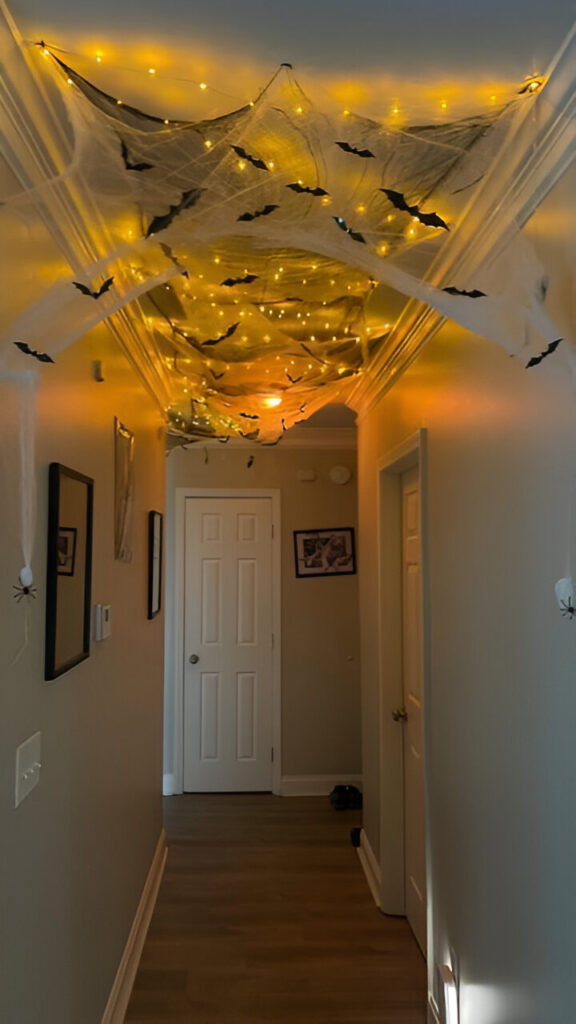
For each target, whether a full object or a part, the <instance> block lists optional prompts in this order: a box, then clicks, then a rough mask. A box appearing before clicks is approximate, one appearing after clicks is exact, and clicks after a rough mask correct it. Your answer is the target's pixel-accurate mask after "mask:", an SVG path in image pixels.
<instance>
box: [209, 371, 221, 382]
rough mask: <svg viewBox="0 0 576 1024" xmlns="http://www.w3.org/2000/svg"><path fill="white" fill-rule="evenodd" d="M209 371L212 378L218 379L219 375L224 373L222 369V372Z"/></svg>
mask: <svg viewBox="0 0 576 1024" xmlns="http://www.w3.org/2000/svg"><path fill="white" fill-rule="evenodd" d="M209 372H210V373H211V374H212V377H213V378H214V380H220V379H221V377H223V376H224V373H225V371H224V370H222V373H214V370H210V371H209Z"/></svg>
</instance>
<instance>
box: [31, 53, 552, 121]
mask: <svg viewBox="0 0 576 1024" xmlns="http://www.w3.org/2000/svg"><path fill="white" fill-rule="evenodd" d="M28 42H29V44H30V45H34V46H39V47H40V49H41V50H42V53H43V54H44V55H45V56H50V55H57V54H60V55H61V56H62V57H65V58H72V59H74V60H79V61H85V62H87V63H88V65H89V66H90V65H92V67H93V68H94V70H98V69H104V68H105V69H108V70H109V71H111V72H114V73H115V74H117V73H120V72H121V73H124V74H129V75H134V76H136V77H137V78H140V79H148V80H153V81H154V82H158V83H161V82H166V83H179V84H181V85H183V86H192V87H193V88H194V89H195V90H197V91H198V92H197V94H198V96H199V97H202V95H206V96H207V95H212V96H214V97H218V98H221V99H225V100H229V101H231V102H232V103H234V104H242V105H243V104H247V105H250V106H252V105H253V104H254V103H255V102H257V100H258V98H259V97H260V95H262V93H263V92H264V91H265V89H266V88H267V84H268V83H266V84H264V85H263V86H262V87H261V88H260V89H258V90H257V91H256V94H255V95H254V96H240V95H238V94H237V93H231V92H228V91H226V90H223V89H222V88H221V87H220V86H217V85H215V84H214V83H213V82H211V81H208V80H206V79H205V78H203V77H202V78H193V77H188V76H185V75H176V74H173V73H172V72H171V71H170V68H166V67H162V68H159V67H156V66H155V65H153V64H150V63H148V62H144V63H145V65H146V64H147V66H136V65H131V64H125V63H117V62H116V61H114V60H112V59H110V58H109V57H108V56H107V55H106V52H105V49H104V48H97V49H96V50H93V49H91V50H90V51H89V52H86V51H79V50H70V49H65V48H63V47H58V46H55V45H53V44H52V43H46V42H45V41H44V40H43V39H42V40H39V41H36V40H28ZM288 66H289V65H288ZM542 83H543V78H542V76H541V75H540V74H538V73H536V72H531V73H530V74H527V75H526V76H525V80H524V82H523V83H522V85H521V87H520V88H518V86H516V87H515V86H514V83H508V84H507V86H506V87H504V88H503V87H502V86H500V88H499V90H498V91H497V92H496V91H493V90H492V89H491V88H490V86H489V83H487V84H486V85H485V86H484V87H483V89H482V98H483V99H484V100H485V102H487V103H489V104H490V105H492V106H494V105H497V104H499V103H503V102H507V100H508V99H509V98H510V94H511V92H513V91H514V89H516V91H520V92H535V91H536V90H537V89H539V88H540V86H541V85H542ZM466 89H468V86H466ZM447 91H451V92H452V93H453V90H448V89H447ZM456 99H457V97H456V95H454V94H453V95H452V96H451V97H450V98H448V97H447V96H440V97H439V98H435V99H434V100H433V102H429V103H428V105H427V106H428V113H429V116H431V117H434V116H436V117H443V116H445V115H447V114H448V112H449V109H450V107H451V106H453V105H455V102H456ZM118 102H119V103H122V102H123V100H122V99H120V100H119V101H118ZM296 113H299V114H302V113H303V107H302V106H300V107H297V108H296ZM351 113H352V110H351V108H349V107H346V106H344V107H343V108H342V109H341V115H342V116H343V117H348V116H350V115H351ZM408 116H409V108H408V107H407V105H406V103H405V102H404V103H402V102H401V101H400V100H399V99H398V98H392V99H391V100H389V103H388V109H387V113H386V115H385V117H384V119H385V120H389V121H390V123H392V124H394V123H396V124H398V123H400V122H402V121H404V120H406V119H407V118H408ZM167 123H168V122H167Z"/></svg>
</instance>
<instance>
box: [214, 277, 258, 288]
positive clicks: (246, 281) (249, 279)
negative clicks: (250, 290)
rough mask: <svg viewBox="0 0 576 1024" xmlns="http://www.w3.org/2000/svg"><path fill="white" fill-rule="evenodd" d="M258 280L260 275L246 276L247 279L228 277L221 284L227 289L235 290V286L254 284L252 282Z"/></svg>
mask: <svg viewBox="0 0 576 1024" xmlns="http://www.w3.org/2000/svg"><path fill="white" fill-rule="evenodd" d="M256 280H258V274H246V275H245V277H227V278H226V280H225V281H221V282H220V283H221V285H222V286H226V288H233V287H234V285H235V284H252V281H256Z"/></svg>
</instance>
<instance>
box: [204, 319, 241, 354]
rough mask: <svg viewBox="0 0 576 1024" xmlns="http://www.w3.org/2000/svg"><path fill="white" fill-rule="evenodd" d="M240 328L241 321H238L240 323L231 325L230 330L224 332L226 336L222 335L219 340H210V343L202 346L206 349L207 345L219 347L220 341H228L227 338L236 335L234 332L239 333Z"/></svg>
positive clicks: (205, 342) (206, 342) (207, 342)
mask: <svg viewBox="0 0 576 1024" xmlns="http://www.w3.org/2000/svg"><path fill="white" fill-rule="evenodd" d="M239 326H240V321H238V323H235V324H230V327H229V328H228V330H227V331H224V334H221V335H220V337H219V338H208V341H203V342H202V346H203V347H204V348H205V347H206V346H207V345H217V344H218V342H219V341H226V338H231V337H232V335H233V334H234V331H237V330H238V328H239Z"/></svg>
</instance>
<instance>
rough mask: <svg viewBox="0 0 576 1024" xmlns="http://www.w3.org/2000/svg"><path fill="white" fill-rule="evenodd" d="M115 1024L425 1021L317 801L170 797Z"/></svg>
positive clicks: (388, 932)
mask: <svg viewBox="0 0 576 1024" xmlns="http://www.w3.org/2000/svg"><path fill="white" fill-rule="evenodd" d="M165 806H166V812H165V824H166V832H167V835H168V846H169V852H168V862H167V867H166V873H165V876H164V880H163V883H162V886H161V889H160V893H159V897H158V902H157V905H156V909H155V912H154V916H153V919H152V923H151V926H150V931H149V933H148V938H147V940H146V944H145V947H144V951H143V954H142V959H141V963H140V968H139V971H138V974H137V976H136V980H135V984H134V990H133V993H132V998H131V1001H130V1005H129V1007H128V1012H127V1015H126V1024H216V1022H218V1024H285V1022H288V1021H290V1022H293V1024H424V1022H425V1020H426V1011H425V992H426V978H425V974H426V971H425V964H424V960H423V959H422V956H421V954H420V951H419V949H418V947H417V945H416V942H415V940H414V939H413V937H412V933H411V932H410V929H409V927H408V925H407V924H406V921H405V920H404V919H402V918H390V917H385V916H384V915H382V914H381V913H380V912H379V911H378V910H377V909H376V907H375V905H374V903H373V901H372V897H371V896H370V892H369V890H368V886H367V884H366V881H365V879H364V875H363V873H362V869H361V867H360V862H359V860H358V857H357V854H356V851H355V850H354V848H353V847H352V846H351V844H350V839H349V833H350V828H351V827H352V826H354V825H357V824H360V814H359V813H358V812H354V811H334V810H333V809H332V807H331V806H330V803H329V800H328V798H327V797H302V798H300V797H291V798H281V797H274V796H271V795H269V794H240V795H239V794H233V795H232V794H218V795H216V796H213V795H204V794H202V795H195V794H194V795H191V794H187V795H185V796H178V797H170V798H168V799H167V800H166V801H165Z"/></svg>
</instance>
